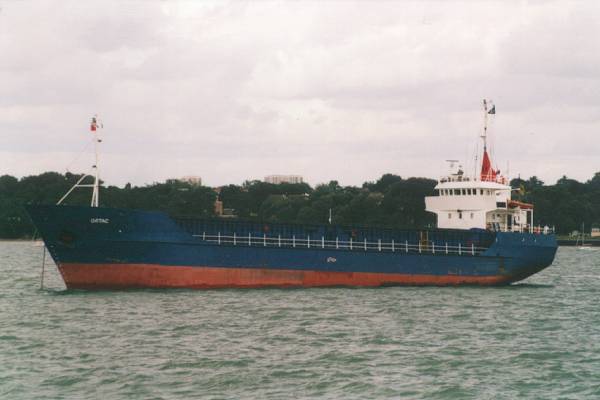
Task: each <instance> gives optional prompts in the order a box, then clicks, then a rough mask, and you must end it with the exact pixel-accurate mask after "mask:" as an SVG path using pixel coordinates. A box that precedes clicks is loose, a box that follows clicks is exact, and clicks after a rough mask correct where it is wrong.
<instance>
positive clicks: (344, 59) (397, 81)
mask: <svg viewBox="0 0 600 400" xmlns="http://www.w3.org/2000/svg"><path fill="white" fill-rule="evenodd" d="M598 11H599V6H597V5H596V4H595V3H592V2H585V3H584V2H560V1H556V2H550V1H549V2H534V3H505V2H378V3H373V2H327V3H317V2H257V3H241V2H232V3H223V2H162V3H159V2H132V3H122V2H70V3H66V2H63V3H55V2H47V3H44V2H36V3H16V2H15V3H6V4H4V5H3V6H2V9H1V10H0V54H2V57H0V87H1V88H2V90H1V91H0V157H1V158H0V174H3V173H10V174H14V175H17V176H22V175H27V174H32V173H38V172H41V171H44V170H47V169H52V170H59V171H60V170H64V168H65V166H66V165H68V164H69V163H70V162H71V160H72V159H73V158H75V157H76V153H77V151H78V150H79V149H80V148H81V147H82V145H83V144H84V143H85V142H86V141H87V140H89V134H88V132H87V129H88V127H87V124H88V118H89V117H90V116H91V115H92V114H94V113H96V112H97V113H99V114H100V116H101V117H102V118H103V119H104V122H105V126H106V129H105V132H104V133H103V134H104V136H105V141H104V144H103V158H102V160H103V161H104V167H103V174H104V178H105V180H107V181H108V182H109V183H113V184H123V183H125V182H128V181H131V182H133V183H138V184H140V183H144V182H152V181H156V180H161V179H164V178H167V177H173V176H180V175H189V174H194V175H202V177H203V179H204V181H205V182H207V183H209V184H214V185H216V184H224V183H229V182H241V181H243V180H245V179H250V178H261V177H262V176H264V175H268V174H271V173H298V174H302V175H304V176H305V177H307V178H308V179H309V181H311V182H312V183H317V182H320V181H325V180H329V179H338V180H340V181H341V182H342V183H346V184H360V183H361V182H362V181H364V180H372V179H376V178H377V177H378V176H379V175H381V174H382V173H386V172H393V173H398V174H400V175H403V176H411V175H419V176H429V177H436V176H437V175H438V174H439V173H440V172H441V166H442V165H443V160H444V159H447V158H461V159H463V160H465V159H467V158H470V157H472V155H473V149H474V147H475V142H476V140H477V137H478V132H479V130H480V128H481V111H480V109H479V107H480V101H481V98H484V97H492V98H493V99H494V100H495V101H496V104H497V109H498V114H497V116H496V121H495V123H494V124H495V125H494V127H493V128H494V133H495V145H496V154H497V155H498V160H499V166H501V167H504V165H505V164H506V161H505V160H508V159H510V163H511V172H513V173H514V174H515V175H516V173H521V175H523V176H529V175H533V174H536V175H538V176H540V177H541V178H542V179H544V180H546V181H553V180H555V179H556V178H558V177H560V176H562V175H563V174H566V175H568V176H572V177H574V178H577V179H582V180H583V179H587V178H589V177H590V176H591V175H592V174H593V173H594V172H596V171H598V170H600V161H598V158H597V157H594V155H595V154H598V151H599V150H600V140H598V139H597V132H598V128H599V117H600V113H599V112H598V111H597V107H595V105H597V104H598V103H599V100H600V72H599V71H600V68H599V67H600V52H599V51H598V49H597V43H596V42H597V41H596V40H595V38H596V37H599V36H600V24H598V21H597V18H598V17H597V16H598V15H600V14H599V13H598ZM85 165H86V163H85V159H82V161H81V169H83V168H85ZM503 169H504V168H503Z"/></svg>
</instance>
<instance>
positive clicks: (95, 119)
mask: <svg viewBox="0 0 600 400" xmlns="http://www.w3.org/2000/svg"><path fill="white" fill-rule="evenodd" d="M103 127H104V126H103V125H102V122H100V121H98V116H97V115H94V116H93V117H92V122H91V123H90V131H92V132H96V130H97V129H98V128H103Z"/></svg>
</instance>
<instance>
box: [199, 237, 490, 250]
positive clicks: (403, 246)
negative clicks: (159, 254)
mask: <svg viewBox="0 0 600 400" xmlns="http://www.w3.org/2000/svg"><path fill="white" fill-rule="evenodd" d="M193 236H194V237H198V238H201V239H202V240H203V241H205V242H207V243H211V244H217V245H233V246H246V247H256V246H258V247H281V248H304V249H336V250H348V251H363V252H364V251H369V252H392V253H413V254H432V255H436V254H437V255H443V254H452V255H464V256H476V255H479V254H481V253H482V252H484V251H485V250H487V247H482V246H476V245H475V244H474V243H471V244H464V245H463V244H461V243H458V245H452V244H448V243H447V242H445V243H435V242H433V241H426V242H418V243H416V244H415V243H409V242H408V241H404V242H396V241H394V240H391V241H389V242H387V241H386V242H384V241H382V240H377V241H376V242H373V241H368V240H367V239H363V240H353V239H352V238H350V240H340V239H339V238H336V239H335V240H326V239H325V237H324V236H321V237H319V238H311V237H310V236H307V237H305V238H298V237H296V236H295V235H293V236H292V237H282V236H281V235H278V236H277V237H274V236H268V235H266V234H264V235H262V236H256V235H252V234H248V235H247V236H246V235H237V234H235V233H234V234H233V235H221V233H217V234H216V235H214V234H213V235H209V234H207V233H206V232H203V233H202V234H198V235H193Z"/></svg>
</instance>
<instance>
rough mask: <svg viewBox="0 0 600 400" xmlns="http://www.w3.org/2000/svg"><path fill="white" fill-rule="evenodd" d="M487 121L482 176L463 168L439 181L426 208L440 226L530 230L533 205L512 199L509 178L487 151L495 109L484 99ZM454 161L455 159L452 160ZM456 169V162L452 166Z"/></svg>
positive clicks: (484, 135)
mask: <svg viewBox="0 0 600 400" xmlns="http://www.w3.org/2000/svg"><path fill="white" fill-rule="evenodd" d="M483 106H484V116H485V119H484V121H485V123H484V129H483V133H482V135H481V137H482V139H483V158H482V162H481V174H480V176H479V177H467V176H465V175H464V173H463V171H462V169H461V167H460V166H459V167H458V170H457V171H455V172H452V173H450V174H449V175H448V176H446V177H443V178H442V179H440V180H439V182H438V184H437V186H436V187H435V196H428V197H426V198H425V209H426V210H427V211H429V212H432V213H435V214H436V215H437V226H438V228H446V229H471V228H480V229H489V230H496V231H517V232H524V231H530V230H531V229H532V226H533V205H531V204H527V203H522V202H519V201H515V200H512V188H511V187H510V185H509V184H508V179H506V178H505V177H503V176H501V175H500V171H498V170H496V169H494V168H493V167H492V162H491V160H490V157H489V154H488V152H487V141H486V139H487V121H488V115H489V114H495V113H496V108H495V106H493V105H491V103H490V106H491V108H490V109H488V102H486V100H484V101H483ZM449 161H451V162H455V161H456V160H449ZM451 168H453V164H452V165H451Z"/></svg>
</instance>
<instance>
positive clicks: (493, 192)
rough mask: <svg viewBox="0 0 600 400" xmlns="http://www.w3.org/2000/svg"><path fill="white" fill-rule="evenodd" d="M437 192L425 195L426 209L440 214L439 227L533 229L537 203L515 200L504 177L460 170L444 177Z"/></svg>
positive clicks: (501, 229) (507, 229)
mask: <svg viewBox="0 0 600 400" xmlns="http://www.w3.org/2000/svg"><path fill="white" fill-rule="evenodd" d="M435 193H436V195H435V196H428V197H426V198H425V209H426V210H427V211H429V212H433V213H435V214H436V215H437V226H438V228H447V229H471V228H481V229H490V230H500V231H529V230H530V229H531V225H532V221H533V206H532V205H531V204H526V203H521V202H518V201H514V200H512V198H511V193H512V189H511V187H510V186H509V185H507V184H506V181H505V180H504V179H503V178H501V179H498V180H495V181H485V180H483V181H482V180H480V179H473V178H469V177H465V176H464V175H463V174H462V172H461V171H458V173H456V174H451V175H450V176H448V177H444V178H442V179H440V180H439V182H438V184H437V186H436V187H435Z"/></svg>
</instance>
